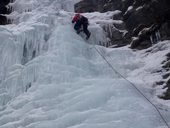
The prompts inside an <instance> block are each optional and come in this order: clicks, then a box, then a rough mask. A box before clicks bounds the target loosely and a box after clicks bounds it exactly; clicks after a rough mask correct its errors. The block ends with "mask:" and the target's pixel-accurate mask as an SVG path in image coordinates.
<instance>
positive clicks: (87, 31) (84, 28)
mask: <svg viewBox="0 0 170 128" xmlns="http://www.w3.org/2000/svg"><path fill="white" fill-rule="evenodd" d="M87 27H88V24H87V23H85V24H83V32H84V33H85V34H86V36H88V35H89V34H90V32H89V30H88V29H87Z"/></svg>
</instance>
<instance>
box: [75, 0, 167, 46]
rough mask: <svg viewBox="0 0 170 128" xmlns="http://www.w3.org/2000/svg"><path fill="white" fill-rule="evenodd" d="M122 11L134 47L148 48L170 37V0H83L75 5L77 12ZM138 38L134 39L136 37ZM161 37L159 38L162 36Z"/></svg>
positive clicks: (129, 40)
mask: <svg viewBox="0 0 170 128" xmlns="http://www.w3.org/2000/svg"><path fill="white" fill-rule="evenodd" d="M114 10H120V11H122V19H123V21H124V23H125V26H126V29H127V30H128V39H126V40H127V41H128V43H131V47H132V48H140V49H142V48H146V47H149V46H151V45H152V43H153V42H152V41H151V39H152V40H154V43H156V42H155V41H159V40H157V39H156V38H157V37H156V36H157V35H158V34H157V33H159V35H160V37H161V40H166V39H169V38H170V1H169V0H123V1H121V0H82V1H81V2H79V3H77V4H76V5H75V11H76V12H92V11H99V12H106V11H114ZM133 37H136V38H135V39H136V40H133V39H134V38H133ZM160 37H159V38H160Z"/></svg>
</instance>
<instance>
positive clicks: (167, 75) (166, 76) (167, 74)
mask: <svg viewBox="0 0 170 128" xmlns="http://www.w3.org/2000/svg"><path fill="white" fill-rule="evenodd" d="M169 76H170V73H166V74H164V75H163V76H162V78H163V79H167V78H168V77H169Z"/></svg>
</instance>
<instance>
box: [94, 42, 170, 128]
mask: <svg viewBox="0 0 170 128" xmlns="http://www.w3.org/2000/svg"><path fill="white" fill-rule="evenodd" d="M93 48H94V49H95V50H96V52H97V53H98V54H99V55H100V56H101V57H102V58H103V59H104V61H105V62H106V63H107V64H108V66H109V67H110V68H111V69H112V70H113V71H114V72H115V73H116V74H118V75H119V76H120V77H122V78H123V79H124V80H126V81H127V82H128V83H130V85H131V86H132V87H134V88H135V89H136V90H137V91H138V92H139V93H140V94H141V95H142V96H143V97H144V98H145V99H146V100H147V101H148V102H149V103H150V104H151V105H152V106H153V107H154V108H155V109H156V111H157V112H158V114H159V115H160V117H161V119H162V120H163V122H164V123H165V125H166V126H167V128H170V126H169V124H168V123H167V121H166V119H165V118H164V117H163V115H162V113H161V112H160V111H159V109H158V108H157V106H156V105H155V104H154V103H152V102H151V101H150V100H149V98H147V97H146V96H145V95H144V94H143V93H142V91H141V90H140V89H138V88H137V86H136V85H135V84H134V83H132V82H131V81H130V80H128V79H127V78H125V77H124V76H123V75H122V74H121V73H119V72H118V71H117V70H116V69H115V68H114V66H113V65H112V64H111V63H110V62H109V61H108V60H107V59H106V57H105V56H104V55H103V54H102V53H101V52H100V51H99V50H98V49H97V48H96V46H95V45H94V44H93Z"/></svg>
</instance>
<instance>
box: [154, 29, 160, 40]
mask: <svg viewBox="0 0 170 128" xmlns="http://www.w3.org/2000/svg"><path fill="white" fill-rule="evenodd" d="M155 35H156V41H157V42H159V41H161V34H160V31H159V30H158V31H157V32H156V33H155Z"/></svg>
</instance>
